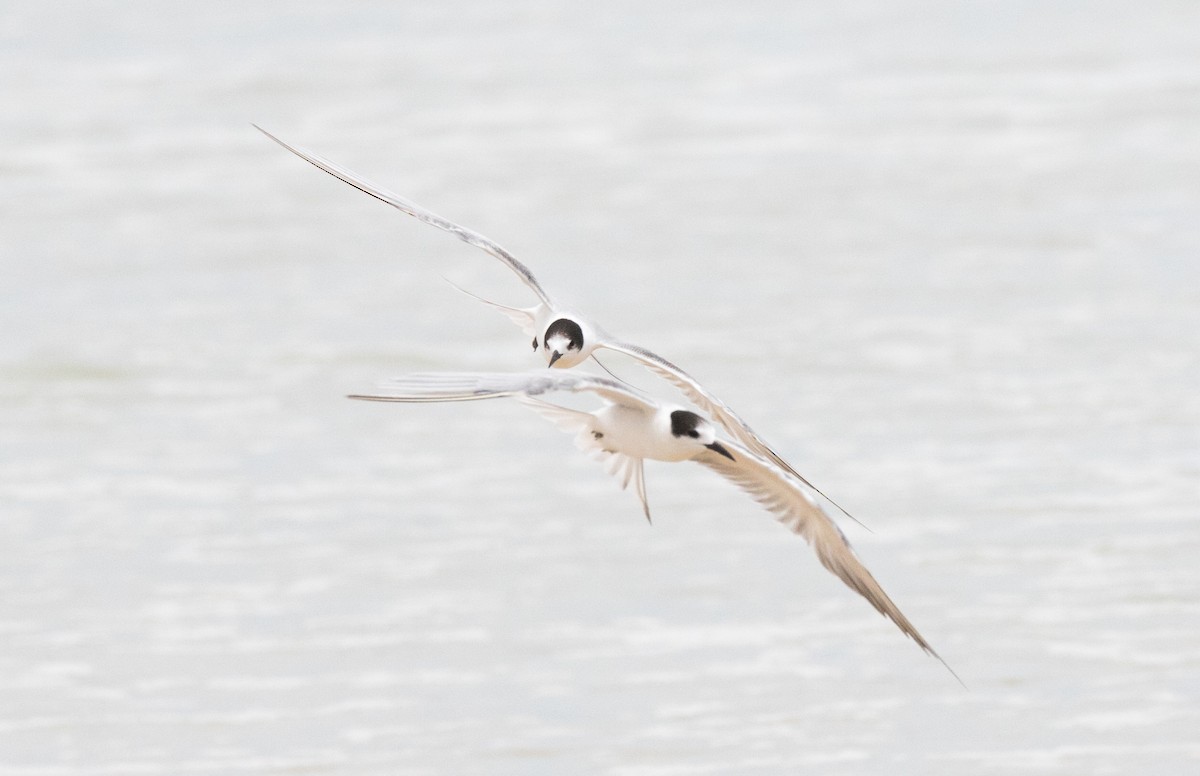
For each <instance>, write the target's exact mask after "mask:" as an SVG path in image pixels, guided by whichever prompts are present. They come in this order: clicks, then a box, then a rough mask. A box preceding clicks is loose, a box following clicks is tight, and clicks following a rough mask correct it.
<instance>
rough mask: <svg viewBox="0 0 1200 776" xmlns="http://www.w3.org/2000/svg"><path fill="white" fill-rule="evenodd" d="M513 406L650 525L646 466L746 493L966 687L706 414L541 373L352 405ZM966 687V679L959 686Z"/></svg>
mask: <svg viewBox="0 0 1200 776" xmlns="http://www.w3.org/2000/svg"><path fill="white" fill-rule="evenodd" d="M562 392H570V393H585V392H586V393H592V394H595V395H596V396H598V397H600V399H602V400H603V402H604V405H603V406H602V407H601V408H600V409H598V410H595V411H593V412H585V411H582V410H576V409H571V408H568V407H563V406H561V405H558V404H553V403H551V402H548V401H545V400H544V399H542V398H540V397H542V396H543V395H545V394H553V393H562ZM506 396H509V397H514V398H516V399H517V400H518V401H520V402H521V403H522V404H524V405H526V406H528V407H530V408H531V409H533V410H534V411H536V412H537V413H538V414H540V415H542V416H543V417H545V418H546V419H548V420H550V421H551V422H552V423H554V424H555V425H556V426H558V428H559V429H561V430H562V431H565V432H567V433H572V434H575V444H576V446H577V447H578V448H579V449H581V450H583V451H584V452H586V453H589V454H592V455H593V456H594V457H596V458H598V459H600V460H601V461H602V462H603V463H604V464H605V469H606V470H607V472H608V473H609V474H611V475H614V476H616V477H618V478H619V480H620V483H621V487H622V489H624V488H627V487H628V486H629V484H630V482H632V483H633V484H634V487H635V489H636V491H637V495H638V498H639V499H640V500H641V502H642V508H643V510H644V511H645V513H646V517H647V518H649V517H650V508H649V505H648V504H647V501H646V480H645V476H644V473H643V463H644V461H645V460H646V459H651V460H656V461H670V462H676V461H695V462H696V463H699V464H702V465H704V466H706V467H708V468H709V469H712V470H713V471H715V472H716V473H717V474H720V475H721V476H722V477H724V478H725V479H727V480H729V481H730V482H732V483H734V484H735V485H737V486H738V487H739V488H741V489H742V490H744V491H745V492H746V493H748V494H749V495H750V496H751V497H752V498H754V500H755V501H757V502H759V503H760V504H762V505H763V506H764V507H766V509H767V510H768V511H769V512H771V513H772V514H773V515H774V516H775V517H776V519H778V520H779V522H781V523H783V525H785V526H786V527H787V528H789V529H791V530H792V531H793V532H795V533H797V534H799V535H800V536H802V537H804V539H805V540H806V541H807V542H808V543H809V545H811V546H812V548H813V550H814V551H815V552H816V554H817V559H818V560H819V561H820V562H821V565H823V566H824V567H825V568H826V569H828V570H829V571H831V572H833V574H834V575H836V576H837V577H838V578H839V579H841V580H842V582H844V583H845V584H846V585H847V586H848V587H849V588H850V589H851V590H854V591H855V592H856V593H858V594H859V595H861V596H862V597H863V598H865V599H867V601H868V602H869V603H870V604H871V605H872V606H874V607H875V609H876V610H878V611H879V613H880V614H882V615H883V616H885V617H887V618H888V619H890V620H891V621H892V622H893V623H895V624H896V626H897V627H898V628H899V629H900V630H901V631H902V632H903V633H904V634H905V635H906V636H908V637H909V638H911V639H912V640H913V641H915V642H916V643H917V645H918V646H920V647H921V649H923V650H924V651H925V652H927V653H928V654H929V655H931V656H933V657H934V658H937V660H939V661H940V662H941V663H942V665H944V666H945V667H946V669H947V670H949V671H950V673H951V674H953V675H954V677H955V679H958V674H956V673H954V670H953V669H952V668H950V666H949V665H948V664H947V663H946V661H945V660H943V659H942V657H941V656H940V655H938V653H937V652H935V651H934V649H933V647H931V646H930V645H929V642H927V641H926V640H925V639H924V637H922V636H921V634H920V633H919V632H918V631H917V629H916V628H915V627H914V626H913V624H912V623H911V622H909V620H908V618H907V617H905V616H904V614H903V613H902V612H901V611H900V609H899V608H898V607H897V606H896V604H894V603H892V599H890V598H889V597H888V595H887V593H885V592H884V591H883V588H882V587H881V586H880V585H879V583H878V582H877V581H875V578H874V577H873V576H871V572H869V571H867V568H866V567H865V566H864V565H863V564H862V561H860V560H859V559H858V556H857V555H855V553H854V551H853V550H852V549H851V548H850V543H849V542H848V541H847V539H846V536H845V534H843V533H842V532H841V530H840V529H839V528H838V527H837V525H836V524H835V523H834V522H833V521H832V520H830V518H829V516H828V515H826V514H825V512H824V511H823V510H822V509H821V507H820V505H819V504H818V503H817V502H816V501H815V500H814V499H813V497H812V496H811V495H810V494H809V493H808V491H807V490H806V489H805V488H804V487H802V486H801V483H800V481H798V480H797V479H795V478H794V477H793V476H792V475H791V474H790V473H789V472H787V471H784V470H783V469H780V468H779V467H778V466H777V465H776V464H775V463H774V462H772V461H769V460H767V459H765V458H763V457H762V456H760V455H759V454H758V453H756V452H754V451H752V450H750V449H749V448H748V447H746V446H743V445H742V444H741V443H739V442H737V441H722V440H720V439H719V438H718V431H717V428H716V427H715V426H714V425H713V424H712V423H711V422H710V421H709V420H707V419H706V418H704V417H702V416H701V415H699V414H697V413H695V412H692V411H691V410H688V409H685V408H683V407H680V406H676V405H673V404H669V403H664V402H659V401H657V400H655V399H652V398H650V397H648V396H645V395H643V394H642V393H640V392H638V391H637V390H635V389H633V388H631V387H630V386H629V385H627V384H625V383H622V382H618V381H616V380H611V379H609V378H606V377H600V376H593V375H585V374H582V373H578V372H575V373H571V374H563V373H552V372H536V373H533V374H519V373H518V374H492V373H437V372H429V373H419V374H413V375H407V376H404V377H399V378H395V379H394V380H391V381H389V382H387V383H386V384H385V385H384V386H383V387H382V388H380V389H378V390H377V391H375V392H372V393H362V394H354V395H352V396H350V398H352V399H365V400H368V401H389V402H451V401H476V400H481V399H495V398H501V397H506ZM959 682H960V683H961V682H962V680H961V679H959Z"/></svg>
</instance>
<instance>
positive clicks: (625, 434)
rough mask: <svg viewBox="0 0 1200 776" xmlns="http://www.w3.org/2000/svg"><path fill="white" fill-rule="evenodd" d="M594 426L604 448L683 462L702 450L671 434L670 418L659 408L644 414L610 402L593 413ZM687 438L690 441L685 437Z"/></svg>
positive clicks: (641, 456) (630, 454) (636, 456)
mask: <svg viewBox="0 0 1200 776" xmlns="http://www.w3.org/2000/svg"><path fill="white" fill-rule="evenodd" d="M594 428H595V430H596V431H598V432H599V433H601V434H603V437H602V438H600V439H598V440H597V442H599V443H600V444H601V445H603V447H604V449H605V450H611V451H612V452H615V453H623V454H625V455H629V456H632V457H634V458H649V459H651V460H654V461H686V460H688V459H689V458H692V457H693V456H695V455H697V454H698V453H700V452H702V451H701V449H700V448H699V447H697V446H696V445H694V444H690V445H689V444H688V443H687V441H684V440H682V439H678V438H676V437H674V436H672V435H671V421H670V418H669V417H667V416H665V415H664V414H663V413H662V412H661V411H660V412H656V413H646V412H643V411H641V410H636V409H632V408H629V407H621V406H619V405H613V406H610V407H605V408H604V409H602V410H600V411H599V412H597V413H596V421H595V424H594ZM688 441H690V440H688Z"/></svg>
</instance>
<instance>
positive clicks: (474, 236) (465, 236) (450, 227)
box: [251, 124, 551, 305]
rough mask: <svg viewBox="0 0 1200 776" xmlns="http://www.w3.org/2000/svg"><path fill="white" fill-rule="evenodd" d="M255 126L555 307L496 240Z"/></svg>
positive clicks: (320, 167)
mask: <svg viewBox="0 0 1200 776" xmlns="http://www.w3.org/2000/svg"><path fill="white" fill-rule="evenodd" d="M251 126H253V127H254V128H255V129H257V130H258V131H259V132H262V133H263V134H264V135H266V136H267V137H269V138H271V139H272V140H274V141H275V142H276V143H278V144H279V145H281V146H283V147H284V148H286V149H287V150H289V151H291V152H292V153H294V154H295V155H296V156H299V157H300V158H301V159H303V160H304V161H306V162H308V163H309V164H311V165H313V166H314V167H317V168H318V169H321V170H324V171H325V172H327V173H329V174H330V175H332V176H333V177H335V178H338V179H340V180H342V181H345V182H346V183H349V184H350V185H351V186H353V187H354V188H356V189H358V190H359V191H361V192H363V193H364V194H369V195H371V196H372V197H374V198H375V199H377V200H379V201H380V202H385V203H387V204H389V205H391V206H392V207H394V208H396V209H397V210H399V211H400V212H401V213H407V214H408V215H410V216H412V217H413V218H415V219H417V220H418V221H423V222H424V223H427V224H429V225H430V226H436V227H437V228H438V229H441V230H443V231H446V232H449V233H450V234H452V235H454V236H455V237H457V238H458V239H460V240H462V241H463V242H465V243H468V244H470V245H474V246H475V247H476V248H481V249H483V250H485V251H487V252H488V253H490V254H491V255H492V256H495V257H496V258H497V259H499V260H500V261H502V262H504V264H505V265H507V266H508V268H509V269H511V270H512V271H513V272H515V273H516V275H517V277H519V278H521V280H522V281H523V282H524V283H525V285H527V286H529V288H530V289H532V291H533V293H535V294H537V295H538V298H539V299H541V300H542V302H543V303H544V304H547V305H549V304H551V302H550V297H549V296H547V295H546V292H545V291H544V290H543V289H542V287H541V285H540V284H539V283H538V282H537V278H535V277H534V276H533V273H532V272H530V271H529V267H526V266H525V265H524V264H522V263H521V262H520V261H518V260H517V257H516V256H513V255H512V254H511V253H509V252H508V251H506V250H505V249H504V248H502V247H500V246H499V245H497V244H496V243H495V242H493V241H492V240H489V239H488V238H487V237H484V236H483V235H481V234H479V233H478V232H474V231H472V230H470V229H467V228H466V227H465V226H459V225H458V224H456V223H454V222H453V221H449V220H447V219H445V218H442V217H441V216H439V215H437V214H436V213H433V212H430V211H428V210H426V209H425V208H423V207H421V206H420V205H418V204H417V203H415V202H412V201H410V200H407V199H405V198H404V197H401V196H400V195H399V194H393V193H392V192H390V191H388V190H386V189H383V188H380V187H379V186H376V185H375V184H373V183H371V182H370V181H368V180H367V179H365V178H363V177H361V176H359V175H357V174H356V173H353V172H351V171H350V170H347V169H346V168H345V167H342V166H340V165H338V164H335V163H334V162H331V161H329V160H328V159H324V158H322V157H320V156H317V155H316V154H314V153H311V152H309V151H305V150H303V149H301V148H298V147H296V146H293V145H289V144H287V143H285V142H283V141H282V140H280V139H279V138H277V137H275V136H274V135H272V134H271V133H270V132H268V131H267V130H265V129H263V128H262V127H260V126H258V125H257V124H253V125H251Z"/></svg>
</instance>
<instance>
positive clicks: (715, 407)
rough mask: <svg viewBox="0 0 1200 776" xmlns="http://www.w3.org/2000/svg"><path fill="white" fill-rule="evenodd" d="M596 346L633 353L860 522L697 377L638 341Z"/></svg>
mask: <svg viewBox="0 0 1200 776" xmlns="http://www.w3.org/2000/svg"><path fill="white" fill-rule="evenodd" d="M598 347H604V348H608V349H609V350H615V351H617V352H618V353H624V354H625V355H627V356H632V357H633V358H635V359H637V360H638V361H641V362H642V363H643V364H644V365H646V367H648V368H649V369H650V370H651V371H652V372H654V373H655V374H657V375H658V376H659V377H662V378H663V379H664V380H666V381H667V382H669V383H671V384H672V385H674V386H675V387H676V388H678V389H679V390H680V391H682V392H683V395H684V396H686V397H688V399H689V400H690V401H692V402H693V403H694V404H695V405H696V406H697V407H699V408H700V409H702V410H704V412H705V413H706V414H707V415H708V416H709V417H710V418H711V419H712V420H713V421H714V422H716V423H717V424H719V425H720V426H721V428H723V429H725V432H726V433H728V434H729V435H730V436H732V437H733V438H734V439H736V440H737V441H738V442H740V443H742V444H743V445H745V446H746V447H747V448H749V449H750V450H752V451H753V452H754V453H756V454H757V455H759V456H761V457H763V458H766V459H767V460H768V461H771V462H772V463H774V464H775V465H776V466H778V467H779V468H781V469H783V470H784V471H785V472H787V473H788V474H790V475H792V476H793V477H795V478H796V479H798V480H799V481H800V482H801V483H803V484H804V485H806V486H807V487H809V488H811V489H812V490H814V491H815V492H816V493H817V494H818V495H820V496H821V497H822V498H825V499H827V500H828V501H829V503H830V504H833V505H834V506H835V507H837V508H838V511H840V512H841V513H842V514H844V515H845V516H846V517H848V518H850V519H851V520H853V521H854V522H856V523H859V520H858V518H856V517H854V515H851V514H850V513H849V512H847V511H846V510H845V509H843V508H842V507H841V506H840V505H839V504H838V503H837V502H836V501H834V500H833V499H831V498H829V496H826V495H825V494H824V493H822V492H821V490H820V489H819V488H817V486H816V485H813V484H812V483H811V482H809V481H808V480H807V479H805V478H804V476H803V475H802V474H800V472H798V471H796V470H795V469H793V468H792V466H791V464H789V463H788V462H787V461H785V460H783V458H782V457H780V456H779V454H778V453H776V452H775V451H774V450H772V449H771V446H770V445H768V444H767V443H766V442H765V441H764V440H763V439H762V437H760V436H759V435H758V434H757V433H756V432H755V431H754V429H752V428H751V427H750V424H749V423H747V422H746V421H744V420H742V418H741V416H739V415H738V414H737V413H736V412H734V411H733V409H732V408H731V407H730V406H729V405H727V404H725V402H723V401H721V400H720V399H718V398H717V397H716V396H714V395H713V394H712V393H711V392H710V391H708V390H707V389H706V388H705V387H704V386H703V385H701V384H700V383H699V381H697V380H696V378H694V377H692V376H691V375H689V374H688V373H687V372H685V371H683V370H682V369H680V368H679V367H677V366H675V365H674V364H672V363H671V362H670V361H668V360H666V359H665V358H663V357H662V356H660V355H658V354H657V353H655V352H653V351H651V350H647V349H646V348H643V347H642V346H640V345H633V344H630V343H628V342H619V341H616V340H608V339H606V340H605V341H603V342H601V343H600V344H599V345H598ZM859 525H862V523H859ZM864 527H865V526H864Z"/></svg>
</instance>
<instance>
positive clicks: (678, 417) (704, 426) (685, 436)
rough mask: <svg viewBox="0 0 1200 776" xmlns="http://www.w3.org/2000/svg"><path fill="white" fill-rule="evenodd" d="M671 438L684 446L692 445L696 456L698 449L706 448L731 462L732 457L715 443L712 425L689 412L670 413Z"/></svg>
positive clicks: (677, 411)
mask: <svg viewBox="0 0 1200 776" xmlns="http://www.w3.org/2000/svg"><path fill="white" fill-rule="evenodd" d="M671 436H673V437H675V438H676V439H678V440H680V441H682V442H684V443H685V444H688V445H693V444H694V445H695V446H696V448H697V449H696V454H697V455H699V454H700V452H701V451H700V449H699V448H701V447H706V448H708V449H709V450H712V451H713V452H715V453H720V454H721V455H723V456H725V457H726V458H728V459H729V460H731V461H732V460H733V455H731V454H730V452H729V451H728V450H726V449H725V446H724V445H722V444H721V443H720V442H718V441H717V430H716V428H714V427H713V424H712V423H709V422H708V421H707V420H705V419H704V418H702V417H700V416H699V415H697V414H696V413H694V412H691V411H690V410H675V411H674V412H672V413H671Z"/></svg>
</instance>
